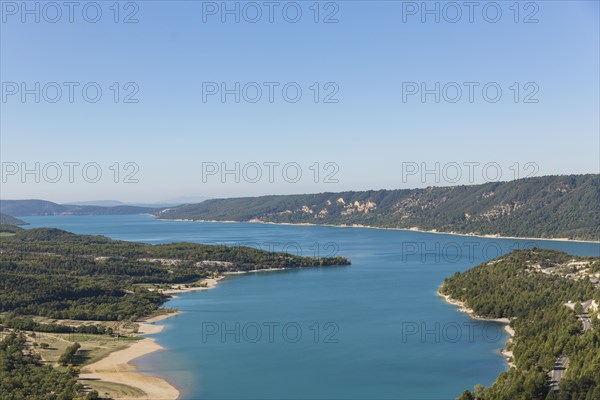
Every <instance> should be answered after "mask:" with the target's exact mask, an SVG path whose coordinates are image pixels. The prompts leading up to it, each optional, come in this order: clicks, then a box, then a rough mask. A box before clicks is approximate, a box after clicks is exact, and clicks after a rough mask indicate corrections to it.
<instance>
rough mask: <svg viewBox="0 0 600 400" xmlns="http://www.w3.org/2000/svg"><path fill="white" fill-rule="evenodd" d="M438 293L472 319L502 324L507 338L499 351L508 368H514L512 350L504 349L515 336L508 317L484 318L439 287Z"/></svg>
mask: <svg viewBox="0 0 600 400" xmlns="http://www.w3.org/2000/svg"><path fill="white" fill-rule="evenodd" d="M438 295H440V296H441V297H443V298H444V300H445V301H446V303H448V304H452V305H453V306H456V307H458V311H460V312H464V313H466V314H469V317H471V318H473V319H476V320H479V321H487V322H498V323H500V324H504V330H505V331H506V333H508V335H509V338H508V340H507V341H506V343H505V345H504V348H503V349H502V350H501V351H500V353H501V354H502V355H503V356H504V357H506V362H507V364H508V367H509V368H512V367H515V368H516V365H515V363H514V359H515V357H514V355H513V352H512V351H509V350H507V349H506V346H507V345H508V343H510V342H511V341H512V340H513V338H514V337H515V330H514V329H513V328H511V326H510V325H509V324H510V319H508V318H485V317H482V316H480V315H477V314H475V311H473V309H471V308H469V307H467V305H466V304H465V303H464V302H462V301H460V300H455V299H453V298H451V297H450V296H448V295H446V294H443V293H442V292H441V288H440V290H438Z"/></svg>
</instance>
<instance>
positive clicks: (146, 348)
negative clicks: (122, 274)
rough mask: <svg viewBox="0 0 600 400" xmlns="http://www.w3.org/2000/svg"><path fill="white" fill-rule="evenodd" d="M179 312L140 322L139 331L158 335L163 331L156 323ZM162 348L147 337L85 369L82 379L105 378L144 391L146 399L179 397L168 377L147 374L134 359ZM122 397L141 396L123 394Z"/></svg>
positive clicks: (155, 399) (166, 399)
mask: <svg viewBox="0 0 600 400" xmlns="http://www.w3.org/2000/svg"><path fill="white" fill-rule="evenodd" d="M177 314H178V313H170V314H164V315H161V316H158V317H155V318H152V319H149V320H147V321H145V322H142V323H139V330H138V332H139V333H140V334H141V335H148V334H155V333H158V332H160V331H161V330H162V327H161V326H158V325H154V324H153V323H154V322H157V321H160V320H162V319H165V318H169V317H172V316H174V315H177ZM158 350H162V347H161V346H160V345H158V344H157V343H156V341H155V340H154V339H152V338H144V339H142V340H140V341H138V342H136V343H134V344H133V345H131V346H129V347H128V348H126V349H123V350H119V351H116V352H114V353H111V354H109V355H108V356H107V357H105V358H103V359H101V360H100V361H98V362H96V363H94V364H90V365H87V366H85V367H83V368H82V370H81V374H80V376H79V378H80V379H82V380H84V383H85V380H101V381H103V382H112V383H118V384H121V385H126V386H131V387H134V388H137V389H140V390H142V391H143V392H144V393H145V394H146V395H145V396H144V397H142V398H144V399H149V400H175V399H177V398H179V391H178V390H177V389H176V388H175V387H174V386H172V385H171V384H170V383H169V382H167V381H166V380H165V379H162V378H159V377H155V376H149V375H144V374H141V373H139V372H137V368H136V367H135V366H134V365H132V364H131V361H133V360H135V359H136V358H139V357H141V356H144V355H146V354H149V353H152V352H154V351H158ZM119 399H123V400H124V399H140V397H119Z"/></svg>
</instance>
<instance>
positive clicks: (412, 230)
mask: <svg viewBox="0 0 600 400" xmlns="http://www.w3.org/2000/svg"><path fill="white" fill-rule="evenodd" d="M144 215H150V216H152V217H153V218H154V219H156V220H159V221H174V222H212V223H214V222H219V223H223V224H232V223H238V224H263V225H289V226H327V227H330V228H359V229H379V230H386V231H407V232H419V233H435V234H438V235H453V236H465V237H476V238H483V239H513V240H548V241H555V242H575V243H596V244H600V240H582V239H569V238H539V237H537V238H536V237H518V236H501V235H499V234H474V233H460V232H452V231H451V232H440V231H437V230H435V229H432V230H429V231H427V230H422V229H417V228H416V227H415V228H384V227H380V226H369V225H362V224H352V225H346V224H342V225H334V224H313V223H310V222H300V223H291V222H266V221H259V220H250V221H229V220H227V221H219V220H203V219H202V220H201V219H185V218H159V217H157V216H156V215H153V214H144Z"/></svg>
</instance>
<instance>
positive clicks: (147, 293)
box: [0, 228, 349, 320]
mask: <svg viewBox="0 0 600 400" xmlns="http://www.w3.org/2000/svg"><path fill="white" fill-rule="evenodd" d="M346 264H349V261H348V260H347V259H345V258H343V257H333V258H309V257H298V256H294V255H290V254H286V253H273V252H267V251H264V250H257V249H254V248H249V247H226V246H217V245H202V244H194V243H173V244H161V245H149V244H144V243H132V242H124V241H117V240H112V239H109V238H107V237H103V236H88V235H76V234H73V233H69V232H66V231H62V230H58V229H48V228H41V229H32V230H21V231H17V233H16V234H14V235H12V236H3V237H2V240H1V241H0V312H13V313H16V314H23V315H38V316H45V317H50V318H58V319H66V318H68V319H78V320H123V319H135V318H137V317H141V316H144V315H148V314H150V313H152V312H154V311H156V310H157V309H158V308H159V306H160V305H161V304H162V303H163V302H164V301H165V300H166V296H165V295H163V294H161V293H158V292H157V291H151V290H148V285H163V286H164V285H173V284H185V283H194V282H197V281H198V280H199V279H202V278H206V277H209V276H217V275H220V274H223V273H225V272H236V271H249V270H258V269H266V268H301V267H310V266H328V265H346Z"/></svg>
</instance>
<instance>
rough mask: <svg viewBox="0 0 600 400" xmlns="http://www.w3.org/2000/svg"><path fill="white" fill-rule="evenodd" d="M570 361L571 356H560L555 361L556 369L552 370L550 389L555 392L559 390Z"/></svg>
mask: <svg viewBox="0 0 600 400" xmlns="http://www.w3.org/2000/svg"><path fill="white" fill-rule="evenodd" d="M568 363H569V357H567V356H560V357H558V358H557V359H556V362H555V363H554V369H553V370H552V371H551V380H550V390H551V391H553V392H558V389H559V386H560V381H561V380H562V378H563V374H564V372H565V370H566V369H567V364H568Z"/></svg>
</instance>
